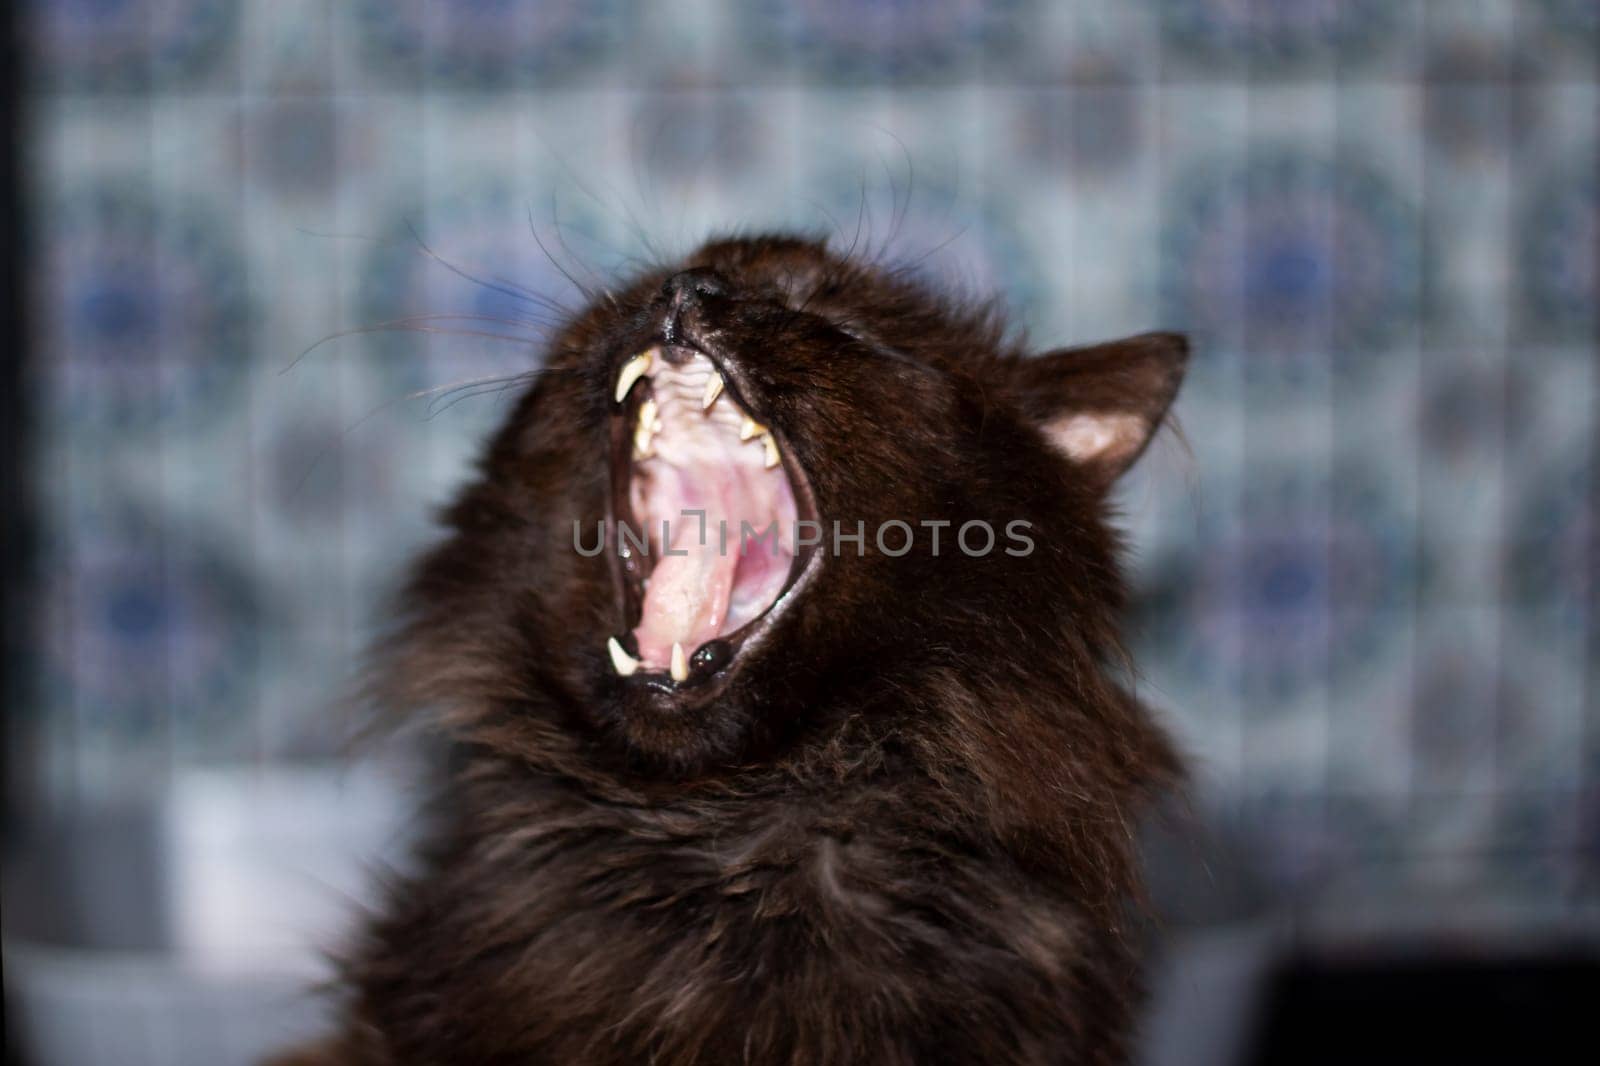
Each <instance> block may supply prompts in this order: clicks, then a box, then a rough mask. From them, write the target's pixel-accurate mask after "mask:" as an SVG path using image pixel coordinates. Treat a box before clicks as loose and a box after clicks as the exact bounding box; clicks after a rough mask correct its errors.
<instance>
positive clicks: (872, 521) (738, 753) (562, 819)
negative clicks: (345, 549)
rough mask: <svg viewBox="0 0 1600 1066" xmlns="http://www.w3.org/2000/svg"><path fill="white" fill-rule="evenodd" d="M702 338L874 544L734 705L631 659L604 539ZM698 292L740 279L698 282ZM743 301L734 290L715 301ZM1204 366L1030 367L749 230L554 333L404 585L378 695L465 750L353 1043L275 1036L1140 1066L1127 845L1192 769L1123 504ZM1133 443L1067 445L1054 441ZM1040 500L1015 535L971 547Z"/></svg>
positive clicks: (1138, 351)
mask: <svg viewBox="0 0 1600 1066" xmlns="http://www.w3.org/2000/svg"><path fill="white" fill-rule="evenodd" d="M686 268H696V269H697V270H698V271H699V272H700V273H699V274H697V275H696V276H697V277H707V276H709V277H712V278H714V279H715V282H716V284H715V285H712V286H700V287H697V288H696V291H695V292H694V293H693V294H692V298H691V299H688V300H687V301H686V300H684V299H682V298H681V296H680V298H679V299H678V301H677V306H678V313H679V315H680V318H679V320H678V321H677V322H676V328H678V329H681V330H682V331H683V332H684V334H685V335H687V336H688V337H689V338H690V339H692V340H693V341H694V342H695V343H697V344H700V345H702V346H704V347H705V348H706V350H708V351H722V352H727V353H732V354H733V355H734V356H735V357H736V358H737V359H738V360H739V363H740V365H741V366H742V367H743V369H744V371H745V375H746V394H745V396H744V397H743V398H744V400H745V401H746V402H747V404H748V405H749V406H750V407H751V409H752V413H754V414H755V415H756V416H757V417H758V418H760V419H762V421H764V422H765V423H766V424H767V425H769V426H773V427H775V428H776V429H778V430H779V431H780V432H781V434H782V436H783V438H784V440H785V442H786V448H788V449H790V450H791V451H792V452H793V453H794V457H795V458H796V459H797V460H798V462H799V463H800V465H801V466H802V467H803V468H804V470H805V471H806V472H807V474H808V476H809V478H810V482H811V485H812V487H813V490H814V493H815V497H816V504H817V508H818V510H819V512H820V515H821V517H822V518H823V520H824V522H825V523H827V524H828V525H829V526H830V528H831V522H832V520H833V519H840V520H842V521H843V522H844V524H845V526H846V528H847V529H849V528H852V527H853V526H854V523H855V522H856V521H864V522H865V523H866V527H867V529H868V530H869V531H870V530H872V529H873V528H875V527H876V525H877V524H878V523H880V522H882V521H885V520H888V519H901V520H903V521H906V522H909V523H910V524H911V525H912V526H913V527H916V526H917V523H918V522H919V521H921V520H925V519H926V520H936V519H944V520H948V521H949V522H951V523H952V525H951V526H950V527H948V528H946V529H945V530H944V532H943V539H942V543H941V551H940V554H939V556H938V557H937V558H934V557H933V556H932V554H931V551H930V544H929V541H928V538H927V537H926V536H925V535H919V536H918V538H917V541H916V547H915V549H914V550H913V551H912V552H911V553H910V554H908V555H905V556H903V557H900V558H891V557H888V556H885V555H883V554H881V553H879V552H878V551H877V549H876V548H875V546H874V545H873V543H872V537H871V536H870V534H869V536H868V538H867V543H866V547H865V552H864V554H863V555H861V556H860V557H858V556H857V555H856V554H855V549H854V547H853V546H850V545H846V548H845V551H844V553H843V554H841V555H839V556H837V557H833V556H830V557H827V558H825V559H824V560H823V565H822V567H821V569H820V570H819V571H818V572H817V575H816V578H815V580H814V581H813V582H811V584H810V585H809V587H808V588H807V589H805V591H804V594H803V595H802V596H801V597H800V598H799V599H798V600H797V602H796V603H795V604H794V606H793V608H792V609H790V610H788V611H787V612H786V613H785V614H784V615H783V616H782V617H781V619H780V620H779V621H778V624H777V629H776V630H775V632H774V633H773V634H772V639H770V640H767V641H765V642H763V643H761V644H760V645H759V646H755V647H751V648H749V649H747V650H746V652H745V653H744V655H742V656H741V657H740V659H739V660H738V661H737V662H736V665H735V667H734V668H733V669H732V670H731V672H730V673H729V676H728V677H727V678H726V679H725V683H724V684H722V685H720V687H718V688H717V691H716V694H715V696H714V698H707V699H704V700H701V701H698V702H697V701H696V700H694V699H687V700H679V701H673V700H669V699H665V698H662V697H661V696H660V695H659V694H658V693H653V692H651V691H648V690H645V689H642V688H641V687H639V686H630V685H625V684H623V683H622V682H621V681H620V680H619V678H618V677H617V676H616V674H615V673H614V671H613V670H612V669H611V667H610V666H609V664H608V661H607V658H606V655H605V651H604V644H605V639H606V637H607V636H608V635H610V634H613V633H622V632H625V631H626V630H627V628H628V621H627V620H624V619H623V618H622V617H621V616H620V613H619V612H620V609H621V608H620V607H619V604H618V602H617V597H616V595H615V590H614V587H613V584H612V581H611V577H610V574H609V572H608V569H607V560H606V559H604V558H601V557H596V558H584V557H582V556H580V555H579V554H578V553H576V552H575V551H574V550H573V547H572V524H573V521H574V519H578V520H580V521H581V522H582V523H583V525H584V528H585V529H589V530H592V529H593V528H594V525H595V522H596V521H597V520H598V519H599V518H600V517H601V516H602V515H603V514H604V513H605V508H606V499H607V494H608V492H609V487H608V484H609V481H608V461H607V454H608V451H607V449H608V419H609V416H610V411H611V407H610V405H611V398H610V393H611V383H612V381H613V380H614V378H615V375H616V372H617V368H618V366H619V365H620V363H621V362H622V361H623V360H624V359H626V358H627V357H628V356H630V355H632V354H633V353H635V352H638V351H640V350H643V349H644V348H646V347H648V346H650V344H652V343H654V341H655V340H656V339H657V338H658V337H659V334H660V332H661V330H662V324H663V319H664V316H665V315H666V314H667V313H668V311H669V308H670V307H671V306H672V304H673V300H672V298H671V297H672V295H673V293H674V292H676V291H678V290H677V289H676V288H675V283H674V281H673V278H674V276H675V275H677V273H678V271H679V270H683V269H686ZM700 289H708V290H712V291H706V292H702V291H700ZM715 290H720V292H719V291H715ZM1185 356H1186V346H1185V344H1184V342H1183V340H1182V338H1181V337H1177V336H1174V335H1170V334H1149V335H1145V336H1143V337H1138V338H1132V339H1130V340H1127V341H1121V342H1115V343H1112V344H1107V345H1100V346H1096V347H1093V348H1086V349H1075V350H1066V351H1060V352H1055V353H1049V354H1046V355H1042V356H1031V357H1030V356H1027V355H1026V354H1025V353H1024V352H1023V351H1021V350H1020V349H1019V347H1018V346H1017V345H1015V344H1014V343H1013V342H1011V341H1010V340H1008V337H1007V334H1006V332H1005V330H1004V328H1003V325H1002V323H1001V321H1000V319H999V318H998V316H997V315H996V314H995V313H993V312H992V311H990V310H971V309H967V308H963V307H959V306H954V305H953V304H952V302H951V301H949V300H948V299H945V298H942V297H941V296H940V295H938V294H937V293H935V292H932V291H930V290H928V289H926V288H923V287H920V286H919V285H917V284H915V283H912V282H910V281H908V280H906V279H905V278H904V277H902V276H901V275H899V274H896V273H894V272H891V271H886V270H882V269H880V268H878V267H876V266H875V265H873V264H870V263H859V262H853V261H849V260H846V259H843V258H840V257H837V256H835V255H834V254H832V253H830V252H829V251H828V250H827V249H826V248H825V247H824V246H823V245H822V244H821V243H818V242H813V241H809V240H804V239H797V238H787V237H766V238H756V239H736V240H726V241H721V242H716V243H712V244H709V245H707V246H706V247H704V248H702V249H701V250H700V251H699V252H697V253H696V254H695V255H693V256H691V257H689V259H688V260H687V261H686V262H684V263H683V264H680V265H679V266H678V267H676V268H672V269H667V270H662V271H659V272H654V273H649V274H647V275H645V276H643V277H639V278H637V279H635V280H634V281H633V282H632V283H631V284H629V285H628V286H627V287H626V288H625V289H624V290H622V291H621V292H619V293H618V294H617V296H616V297H615V299H614V301H613V300H604V301H600V302H597V303H596V304H595V305H594V306H592V307H590V308H588V309H587V310H586V311H585V312H583V313H582V314H581V315H579V316H578V317H577V318H576V319H575V320H573V321H572V322H571V323H570V324H569V325H568V326H567V327H566V328H565V329H564V330H563V331H562V332H561V333H560V335H559V336H558V337H557V339H556V340H555V341H554V343H553V345H552V347H551V349H550V351H549V353H548V360H547V365H548V367H549V368H550V369H551V371H552V372H549V373H545V374H542V375H540V376H539V378H538V380H537V384H536V385H535V386H534V387H532V388H531V390H530V391H529V392H528V393H527V395H526V396H525V397H523V398H522V400H521V401H520V403H519V404H518V406H517V408H516V410H515V412H514V414H512V416H511V417H510V419H509V420H508V421H507V422H506V424H505V425H504V427H503V428H502V429H501V430H500V431H499V432H498V434H497V435H496V436H495V437H494V438H493V440H492V441H491V442H490V444H489V446H488V448H487V450H486V452H485V453H484V455H483V458H482V461H481V464H480V466H479V470H478V473H477V476H476V479H475V480H474V481H473V482H472V483H471V484H470V485H469V486H468V487H467V488H466V489H465V490H464V491H463V492H462V493H461V494H460V496H459V498H458V499H457V500H456V502H455V504H454V505H453V506H452V507H451V508H449V510H448V512H447V515H446V525H447V528H448V535H447V537H446V538H445V539H444V541H443V542H442V543H441V544H440V545H439V546H438V547H437V548H435V549H434V550H433V551H432V552H431V553H429V554H428V555H427V556H426V557H425V558H424V559H423V560H422V562H421V564H420V566H419V568H418V569H417V570H416V572H415V576H414V579H413V580H412V581H411V583H410V585H409V591H408V593H407V595H406V599H405V605H406V615H405V618H406V622H405V626H404V630H403V632H402V634H401V636H400V637H399V639H398V640H397V641H396V642H395V643H394V645H393V647H392V648H390V649H389V651H388V653H387V656H386V659H385V667H384V677H385V693H386V695H387V697H388V698H389V699H390V700H391V701H392V702H399V703H403V704H405V705H408V706H413V707H417V708H426V709H428V710H429V711H430V712H431V713H432V715H433V716H434V717H433V720H434V721H436V722H437V723H438V725H439V726H440V727H441V728H442V729H443V731H444V732H445V733H446V735H447V736H449V737H450V738H451V739H452V740H453V741H454V742H456V743H457V744H458V745H459V746H460V750H461V751H462V752H463V756H462V758H461V759H460V763H459V766H458V767H457V768H456V770H455V771H453V773H452V776H451V780H450V783H449V795H450V810H451V812H452V813H451V816H450V818H449V820H448V824H447V825H446V826H444V827H443V828H442V830H441V831H440V832H439V833H437V834H436V836H435V839H434V840H433V841H432V843H431V845H430V846H429V848H428V849H427V852H426V854H425V856H424V861H423V862H422V864H421V867H422V868H421V872H420V873H418V874H416V875H415V876H412V877H410V878H409V879H408V880H406V881H405V882H404V883H403V884H401V885H399V886H398V887H396V888H395V889H394V890H393V891H392V893H391V895H390V898H389V899H388V901H387V903H386V905H385V906H384V907H383V908H382V910H381V913H379V914H378V915H376V916H375V917H374V919H373V920H372V921H371V922H370V924H369V925H368V926H367V928H366V929H365V932H364V935H363V936H362V937H361V938H360V941H359V944H358V946H356V947H355V948H354V949H353V950H352V951H351V952H350V953H349V954H348V956H347V958H346V960H345V964H344V968H343V975H342V981H341V990H342V994H343V997H344V1002H343V1017H344V1019H345V1021H344V1025H343V1028H342V1030H341V1032H340V1033H339V1034H338V1035H337V1036H336V1037H335V1038H334V1039H332V1040H331V1041H330V1042H329V1043H327V1044H326V1045H323V1046H321V1047H319V1048H315V1049H308V1050H306V1051H303V1052H300V1053H298V1054H297V1055H295V1056H291V1057H290V1058H288V1059H285V1060H283V1061H285V1062H296V1063H302V1064H311V1063H325V1064H336V1063H337V1064H358V1066H380V1064H382V1066H401V1064H407V1066H409V1064H421V1063H507V1064H510V1063H518V1064H523V1063H553V1064H554V1063H559V1064H563V1066H575V1064H594V1066H599V1064H621V1063H655V1064H659V1066H689V1064H711V1063H717V1064H721V1063H762V1064H766V1063H773V1064H778V1063H783V1064H824V1063H828V1064H851V1063H862V1064H869V1063H870V1064H873V1066H894V1064H910V1063H983V1064H1007V1063H1010V1064H1024V1063H1028V1064H1033V1063H1038V1064H1043V1063H1051V1064H1061V1063H1095V1064H1100V1063H1107V1064H1109V1063H1117V1062H1122V1061H1124V1059H1125V1055H1126V1038H1127V1033H1128V1028H1129V1021H1130V1012H1131V1011H1132V1009H1133V1008H1134V1006H1135V1003H1136V998H1137V997H1136V981H1135V978H1134V974H1135V960H1134V958H1133V952H1132V945H1131V943H1130V940H1131V938H1130V936H1129V935H1128V933H1127V931H1126V923H1127V920H1128V915H1129V902H1130V900H1131V899H1133V898H1135V897H1136V896H1137V891H1138V880H1139V879H1138V875H1137V869H1136V864H1135V856H1134V854H1133V843H1132V842H1133V832H1134V826H1135V823H1136V821H1137V819H1138V817H1139V816H1140V814H1141V813H1142V812H1143V811H1144V810H1145V809H1146V807H1147V805H1148V803H1149V801H1150V800H1151V799H1152V797H1153V796H1154V795H1155V794H1156V793H1157V792H1158V791H1159V790H1161V789H1162V788H1164V787H1166V786H1167V785H1169V784H1170V783H1172V781H1173V780H1174V778H1175V776H1176V773H1177V764H1176V760H1175V758H1174V756H1173V754H1172V752H1171V750H1170V748H1169V746H1168V744H1167V743H1166V741H1165V740H1164V738H1163V737H1162V736H1161V734H1160V733H1159V731H1158V730H1157V729H1156V728H1155V727H1154V726H1153V724H1152V723H1151V721H1150V719H1149V717H1148V715H1147V714H1146V713H1145V711H1144V710H1143V708H1141V706H1140V705H1139V703H1138V702H1137V701H1136V700H1135V699H1134V698H1133V696H1132V695H1131V694H1130V692H1129V690H1128V688H1127V687H1126V684H1125V680H1124V679H1125V677H1126V664H1125V660H1124V656H1123V654H1122V652H1121V650H1120V646H1119V643H1118V628H1117V617H1118V614H1119V611H1120V609H1121V607H1122V605H1123V597H1124V594H1123V586H1122V582H1121V580H1120V578H1119V573H1118V566H1117V542H1116V538H1115V537H1114V535H1113V534H1112V533H1111V532H1110V531H1109V529H1108V526H1107V521H1106V518H1107V514H1106V494H1107V491H1108V489H1109V487H1110V485H1111V482H1112V481H1113V479H1114V478H1115V476H1116V475H1117V474H1118V473H1120V471H1121V469H1122V468H1123V467H1125V466H1126V464H1127V463H1129V462H1131V461H1132V459H1133V458H1134V457H1135V456H1136V455H1137V453H1138V451H1139V449H1140V448H1142V447H1143V444H1144V442H1145V441H1146V440H1147V439H1148V436H1149V434H1150V433H1152V432H1154V430H1155V429H1156V428H1157V427H1158V426H1159V424H1160V423H1161V421H1162V419H1163V417H1164V414H1165V412H1166V410H1167V406H1168V403H1169V402H1170V400H1171V399H1172V396H1173V393H1174V392H1175V391H1176V388H1177V384H1178V381H1179V379H1180V377H1181V374H1182V370H1183V365H1184V361H1185ZM1074 412H1114V413H1119V414H1124V415H1129V416H1132V417H1133V418H1134V419H1135V424H1136V425H1137V426H1138V427H1139V430H1140V433H1139V435H1137V437H1136V439H1134V440H1132V441H1131V445H1132V446H1131V447H1124V448H1122V449H1121V450H1120V451H1117V452H1115V454H1107V455H1105V456H1100V457H1090V458H1088V459H1084V460H1081V461H1072V460H1069V459H1068V458H1066V457H1065V456H1064V455H1063V454H1062V453H1061V452H1060V451H1058V450H1057V449H1056V448H1055V447H1052V445H1051V443H1050V440H1049V438H1048V437H1047V435H1046V433H1045V432H1043V430H1042V427H1044V426H1047V425H1049V424H1050V423H1052V421H1053V420H1057V419H1059V418H1061V417H1062V416H1065V415H1070V414H1072V413H1074ZM969 519H983V520H986V521H988V522H990V523H992V524H995V525H996V527H997V528H999V527H1003V526H1004V524H1005V523H1006V522H1009V521H1012V520H1014V519H1021V520H1026V521H1028V522H1030V523H1031V524H1032V528H1031V531H1030V535H1031V536H1032V538H1033V539H1034V541H1035V543H1036V548H1035V550H1034V551H1033V553H1032V554H1031V555H1028V556H1027V557H1023V558H1018V557H1013V556H1008V555H1005V554H1003V552H1001V551H1000V550H999V549H997V550H996V551H995V552H993V553H992V554H990V555H989V556H986V557H984V558H968V557H967V556H965V555H964V554H963V553H961V552H960V551H958V550H955V547H954V543H953V540H954V531H955V530H956V529H957V528H958V527H959V526H960V525H961V524H962V523H963V522H965V521H967V520H969Z"/></svg>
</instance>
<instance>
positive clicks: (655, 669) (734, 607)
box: [607, 344, 818, 690]
mask: <svg viewBox="0 0 1600 1066" xmlns="http://www.w3.org/2000/svg"><path fill="white" fill-rule="evenodd" d="M613 385H614V388H613V393H612V399H613V401H614V404H613V408H612V426H611V515H610V517H611V519H612V521H611V523H610V528H611V535H612V537H613V538H614V540H613V544H612V547H613V549H614V550H613V552H612V558H613V559H614V560H615V562H616V572H617V577H618V583H619V585H620V596H621V601H622V604H621V605H622V612H623V619H624V625H625V626H626V627H627V631H626V632H625V633H623V634H619V635H616V636H613V637H611V638H610V640H609V641H608V643H607V652H608V653H609V655H610V659H611V665H612V667H613V669H615V670H616V672H617V673H618V674H620V675H621V676H623V677H628V678H636V679H637V680H639V681H640V682H643V683H650V684H654V685H657V686H665V687H667V688H670V689H673V690H676V689H678V688H680V687H686V686H692V685H697V684H700V683H702V682H704V681H706V680H707V679H709V678H711V677H713V676H715V675H717V674H718V673H720V672H722V671H724V670H726V669H727V668H728V667H729V666H730V665H731V664H733V663H734V661H735V660H736V659H737V657H738V656H739V654H740V652H741V651H742V650H743V649H744V648H745V647H746V646H747V645H749V644H751V643H753V642H754V641H756V640H758V639H759V638H760V636H761V635H762V634H763V633H764V632H765V631H766V629H767V628H768V627H769V626H770V625H771V623H772V621H773V620H774V619H775V618H776V617H777V616H778V615H779V614H780V613H781V612H782V611H783V610H784V609H785V608H786V607H787V605H788V602H789V601H790V600H791V599H792V596H791V593H792V592H793V591H794V590H795V588H796V586H797V584H798V583H799V581H800V578H801V576H802V574H803V573H804V572H805V571H806V570H807V563H808V561H809V560H811V559H812V558H814V557H815V555H816V553H815V551H814V548H813V546H810V545H805V544H797V539H803V538H801V537H800V536H799V535H800V534H801V533H802V526H803V525H804V524H805V523H814V522H815V520H816V513H815V507H814V503H813V499H812V494H811V488H810V485H809V483H808V482H807V480H806V477H805V473H804V471H802V470H801V469H800V466H799V464H798V463H797V462H796V461H795V460H794V458H793V457H792V456H791V455H790V454H788V453H787V452H786V450H785V448H784V446H783V441H782V440H781V438H780V435H779V434H778V432H777V431H776V430H774V429H772V428H769V427H768V426H765V425H763V424H762V423H761V422H760V421H758V420H757V419H756V418H755V417H754V416H753V415H752V414H751V413H750V409H749V408H748V407H747V405H746V404H745V403H743V402H742V401H741V398H740V393H741V391H742V390H741V389H740V387H739V375H738V371H737V367H736V366H733V365H730V364H729V363H728V362H727V361H722V360H713V359H712V358H711V357H710V356H708V355H707V354H706V353H704V352H702V351H699V350H696V349H694V348H691V347H686V346H683V345H681V344H661V345H658V346H656V347H654V348H650V349H648V350H647V351H644V352H642V353H640V354H638V355H635V356H634V357H632V358H631V359H629V360H628V361H627V362H625V363H624V364H623V365H622V366H621V367H620V368H619V369H618V371H617V374H616V377H615V379H614V381H613ZM810 528H811V529H815V528H816V526H815V525H812V526H811V527H810ZM811 539H812V540H815V539H818V538H815V537H813V538H811Z"/></svg>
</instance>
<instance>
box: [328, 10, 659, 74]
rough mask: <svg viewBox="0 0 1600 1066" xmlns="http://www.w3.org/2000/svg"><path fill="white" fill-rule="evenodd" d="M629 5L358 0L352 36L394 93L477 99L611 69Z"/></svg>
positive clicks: (351, 26)
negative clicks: (467, 92) (423, 89)
mask: <svg viewBox="0 0 1600 1066" xmlns="http://www.w3.org/2000/svg"><path fill="white" fill-rule="evenodd" d="M631 7H632V5H631V3H630V2H629V0H598V2H594V0H588V2H586V0H547V2H541V3H539V4H537V5H532V4H519V3H516V2H514V0H438V2H428V0H356V2H355V3H352V4H351V5H350V17H351V19H352V22H351V25H350V32H351V33H352V34H353V35H354V39H355V40H356V41H359V42H360V49H361V52H362V55H363V57H364V59H365V60H366V63H367V65H368V67H369V68H370V69H371V70H372V71H373V72H374V73H375V74H377V75H378V76H379V78H380V79H381V80H382V81H383V82H385V83H387V84H389V85H391V86H395V87H413V88H415V87H420V86H422V85H424V84H426V85H437V86H440V87H449V88H460V89H471V90H477V91H483V92H491V91H495V90H502V89H506V88H511V87H515V86H519V85H523V86H525V85H541V84H547V83H550V82H560V81H565V80H569V79H573V78H580V77H582V76H583V75H585V74H586V73H590V72H594V71H596V70H604V71H610V70H613V69H616V67H614V66H613V61H614V60H615V59H617V58H618V57H619V52H618V49H619V47H620V44H621V41H622V36H621V33H620V31H621V29H622V27H624V26H626V25H628V24H629V23H630V22H631V21H632V17H631Z"/></svg>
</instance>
